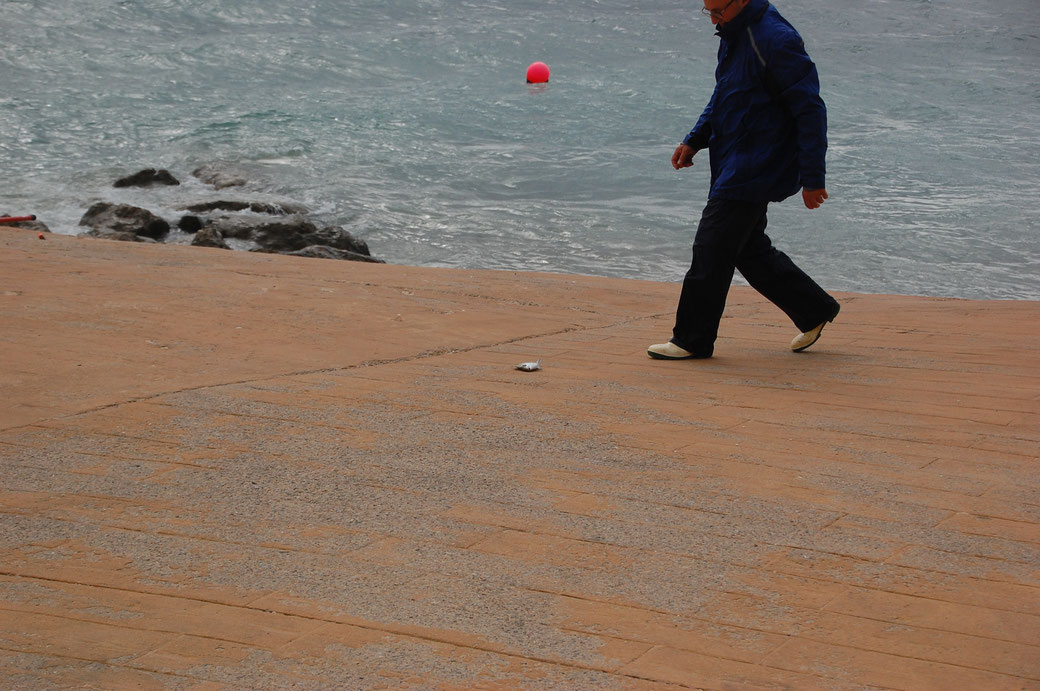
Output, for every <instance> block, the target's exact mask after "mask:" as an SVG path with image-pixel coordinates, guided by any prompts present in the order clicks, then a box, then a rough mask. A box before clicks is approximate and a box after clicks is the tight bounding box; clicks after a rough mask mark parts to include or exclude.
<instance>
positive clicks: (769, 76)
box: [683, 0, 827, 202]
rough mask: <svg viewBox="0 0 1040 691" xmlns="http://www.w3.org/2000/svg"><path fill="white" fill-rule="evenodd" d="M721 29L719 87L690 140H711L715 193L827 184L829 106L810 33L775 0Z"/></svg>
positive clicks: (739, 194) (759, 198)
mask: <svg viewBox="0 0 1040 691" xmlns="http://www.w3.org/2000/svg"><path fill="white" fill-rule="evenodd" d="M749 30H750V32H751V36H749V35H748V31H749ZM717 35H718V36H719V37H720V38H721V42H720V45H719V64H718V67H717V68H716V70H715V92H714V93H713V94H712V96H711V100H710V101H709V102H708V106H707V107H706V108H705V109H704V113H703V114H702V115H701V117H700V119H699V120H698V121H697V125H696V126H695V127H694V128H693V130H692V131H691V132H690V134H688V135H687V136H686V138H685V139H684V140H683V143H684V144H688V145H689V146H692V147H693V148H694V149H698V150H700V149H703V148H705V147H707V148H708V151H709V154H710V158H711V191H710V193H709V196H710V197H711V198H712V199H740V200H745V201H756V202H767V201H780V200H782V199H786V198H787V197H790V196H791V195H792V194H794V193H796V192H798V190H799V189H801V188H802V187H805V188H806V189H811V190H815V189H822V188H823V187H825V186H826V185H825V180H824V177H825V168H824V156H825V154H826V151H827V108H826V106H825V105H824V103H823V99H821V98H820V80H819V76H818V75H817V73H816V65H814V64H813V62H812V60H810V59H809V56H808V54H806V52H805V45H804V44H803V43H802V37H801V36H799V35H798V32H797V31H795V28H794V27H793V26H791V25H790V24H789V23H788V22H787V20H786V19H784V18H783V17H781V16H780V13H779V12H777V10H776V8H774V7H773V6H772V5H770V4H769V3H768V1H767V0H750V2H748V4H747V5H746V6H745V7H744V9H743V10H742V11H741V12H740V14H738V15H737V16H736V17H735V18H734V19H733V20H731V21H729V22H727V23H726V24H725V25H722V26H720V27H719V29H718V31H717ZM751 37H753V38H754V40H751ZM756 49H757V50H756ZM763 61H764V62H765V66H764V67H763V64H762V63H763Z"/></svg>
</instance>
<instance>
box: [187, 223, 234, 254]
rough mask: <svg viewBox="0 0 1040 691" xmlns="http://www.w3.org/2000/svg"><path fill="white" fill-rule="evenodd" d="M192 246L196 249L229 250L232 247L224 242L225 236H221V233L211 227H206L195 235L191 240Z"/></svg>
mask: <svg viewBox="0 0 1040 691" xmlns="http://www.w3.org/2000/svg"><path fill="white" fill-rule="evenodd" d="M191 244H192V245H195V246H196V247H219V248H220V249H225V250H229V249H231V247H229V246H228V244H227V243H226V242H224V236H223V235H221V234H220V231H219V230H217V229H216V228H213V227H211V226H206V227H205V228H203V229H202V230H200V231H199V232H197V233H195V237H193V238H192V239H191Z"/></svg>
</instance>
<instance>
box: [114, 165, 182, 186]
mask: <svg viewBox="0 0 1040 691" xmlns="http://www.w3.org/2000/svg"><path fill="white" fill-rule="evenodd" d="M179 184H181V182H180V180H178V179H177V178H175V177H173V175H171V174H170V171H168V170H166V169H165V168H163V169H161V170H156V169H155V168H146V169H144V170H139V171H138V172H136V173H134V174H133V175H127V176H126V177H125V178H119V179H118V180H116V181H115V183H113V185H112V186H113V187H151V186H153V185H179Z"/></svg>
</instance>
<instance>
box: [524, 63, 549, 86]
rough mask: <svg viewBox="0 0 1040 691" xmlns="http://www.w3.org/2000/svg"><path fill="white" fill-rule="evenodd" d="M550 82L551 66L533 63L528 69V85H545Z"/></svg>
mask: <svg viewBox="0 0 1040 691" xmlns="http://www.w3.org/2000/svg"><path fill="white" fill-rule="evenodd" d="M547 81H549V66H548V65H546V64H545V63H544V62H532V63H531V66H530V67H528V68H527V83H528V84H544V83H545V82H547Z"/></svg>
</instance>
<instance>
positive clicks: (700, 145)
mask: <svg viewBox="0 0 1040 691" xmlns="http://www.w3.org/2000/svg"><path fill="white" fill-rule="evenodd" d="M718 90H719V87H718V86H717V85H716V87H715V91H713V92H712V93H711V100H709V101H708V105H707V106H705V107H704V112H703V113H701V117H700V119H698V120H697V124H696V125H694V126H693V129H692V130H690V133H689V134H688V135H686V138H685V139H683V141H682V143H683V144H686V145H687V146H692V147H693V148H694V149H696V150H697V151H700V150H701V149H705V148H707V147H708V141H709V140H710V139H711V112H712V109H713V108H714V106H715V94H716V93H718Z"/></svg>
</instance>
